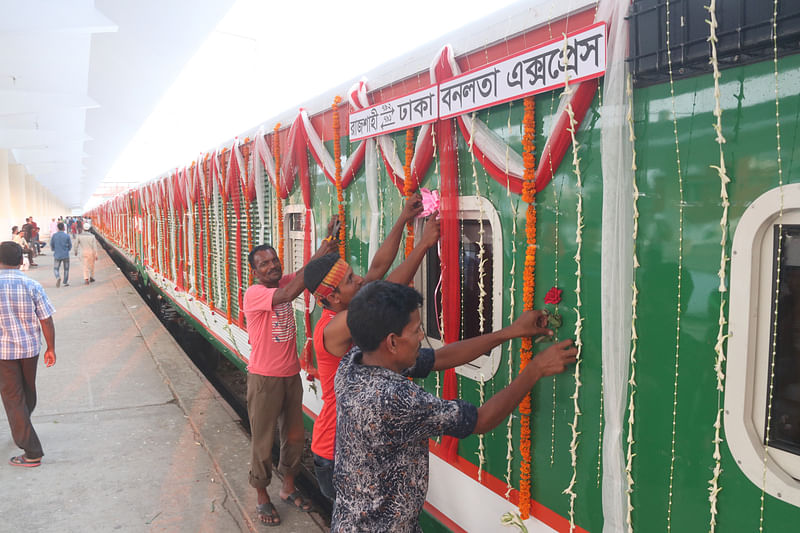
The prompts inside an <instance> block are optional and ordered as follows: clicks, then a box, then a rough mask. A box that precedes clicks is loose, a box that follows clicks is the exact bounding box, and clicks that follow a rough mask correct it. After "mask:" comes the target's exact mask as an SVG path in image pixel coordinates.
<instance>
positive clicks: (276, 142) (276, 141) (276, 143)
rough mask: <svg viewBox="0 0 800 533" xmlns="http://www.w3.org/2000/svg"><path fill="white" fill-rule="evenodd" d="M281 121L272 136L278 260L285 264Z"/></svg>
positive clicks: (276, 125)
mask: <svg viewBox="0 0 800 533" xmlns="http://www.w3.org/2000/svg"><path fill="white" fill-rule="evenodd" d="M280 127H281V123H280V122H278V123H277V124H275V128H274V129H273V131H274V132H275V134H274V135H273V136H272V151H273V152H274V153H275V155H274V157H275V199H276V202H275V203H276V204H277V209H278V260H280V262H281V265H282V264H283V240H284V237H283V201H282V200H281V186H280V183H281V138H280V135H278V130H279V129H280Z"/></svg>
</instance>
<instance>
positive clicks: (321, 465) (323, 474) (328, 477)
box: [311, 453, 336, 501]
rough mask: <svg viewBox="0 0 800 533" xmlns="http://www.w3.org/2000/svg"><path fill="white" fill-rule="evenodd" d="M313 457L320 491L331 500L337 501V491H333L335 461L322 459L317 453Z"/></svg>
mask: <svg viewBox="0 0 800 533" xmlns="http://www.w3.org/2000/svg"><path fill="white" fill-rule="evenodd" d="M311 455H313V456H314V474H316V476H317V483H319V491H320V492H321V493H322V495H323V496H325V497H326V498H328V499H329V500H331V501H333V500H335V499H336V491H335V490H333V464H334V463H333V461H331V460H330V459H326V458H324V457H320V456H319V455H317V454H315V453H312V454H311Z"/></svg>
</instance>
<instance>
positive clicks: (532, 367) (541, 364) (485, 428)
mask: <svg viewBox="0 0 800 533" xmlns="http://www.w3.org/2000/svg"><path fill="white" fill-rule="evenodd" d="M577 353H578V350H577V348H575V347H574V346H573V345H572V339H567V340H565V341H561V342H559V343H557V344H554V345H552V346H550V347H549V348H547V349H546V350H544V351H542V352H540V353H539V354H537V355H536V357H534V358H533V359H532V360H531V362H530V363H528V366H526V367H525V370H523V371H522V372H520V374H519V375H518V376H517V377H516V378H514V381H512V382H511V383H509V384H508V386H507V387H506V388H504V389H503V390H501V391H500V392H498V393H497V394H495V395H494V396H492V397H491V398H489V399H488V400H487V401H486V403H484V404H483V405H482V406H480V407H479V408H478V422H477V423H476V424H475V429H474V430H473V431H472V432H473V433H475V434H480V433H487V432H489V431H491V430H492V429H494V428H496V427H497V426H498V424H500V422H502V421H503V420H504V419H505V417H507V416H508V415H509V414H510V413H511V411H513V410H514V409H516V407H517V405H519V402H521V401H522V398H524V397H525V395H526V394H527V393H528V392H529V391H530V390H531V387H533V385H534V384H535V383H536V382H537V381H539V380H540V379H541V378H543V377H546V376H552V375H553V374H560V373H561V372H563V371H564V370H566V368H567V365H569V364H572V363H574V362H575V356H576V354H577Z"/></svg>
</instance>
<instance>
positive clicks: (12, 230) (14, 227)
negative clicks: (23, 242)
mask: <svg viewBox="0 0 800 533" xmlns="http://www.w3.org/2000/svg"><path fill="white" fill-rule="evenodd" d="M18 229H19V226H11V233H16V232H17V230H18Z"/></svg>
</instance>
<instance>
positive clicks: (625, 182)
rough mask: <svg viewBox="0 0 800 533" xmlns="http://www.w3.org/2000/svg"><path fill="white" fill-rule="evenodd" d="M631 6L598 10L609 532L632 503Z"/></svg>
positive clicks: (617, 3) (622, 2) (611, 0)
mask: <svg viewBox="0 0 800 533" xmlns="http://www.w3.org/2000/svg"><path fill="white" fill-rule="evenodd" d="M629 5H630V0H601V1H600V3H599V5H598V9H597V15H596V20H598V21H599V20H604V21H606V22H607V23H608V32H609V35H608V49H607V55H606V57H607V66H606V74H605V78H604V85H603V107H602V109H601V115H602V126H601V133H602V135H601V138H602V151H601V153H602V163H601V164H602V170H603V217H602V224H603V226H602V228H603V229H602V237H601V242H602V258H601V264H600V276H601V281H600V287H601V290H600V299H601V306H600V308H601V309H602V310H603V312H602V313H601V326H602V334H601V338H602V361H603V390H604V395H605V396H604V411H603V416H604V420H605V425H604V428H603V452H602V456H603V481H602V489H603V532H604V533H617V532H619V531H624V530H625V529H626V518H625V517H626V515H627V508H628V504H627V499H626V496H625V490H626V487H627V482H626V477H625V455H624V449H623V439H622V431H623V421H624V417H625V407H626V398H627V391H628V374H629V366H630V357H629V356H630V346H631V300H632V298H633V290H632V284H633V264H632V261H633V238H632V234H633V202H632V196H631V195H632V191H633V170H632V169H631V157H632V153H633V146H632V144H631V141H630V140H629V137H628V124H627V119H626V113H627V110H628V95H627V93H626V90H625V81H626V76H627V71H628V69H627V65H626V63H625V55H626V53H627V44H628V23H627V21H626V20H625V14H626V11H627V9H628V6H629Z"/></svg>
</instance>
